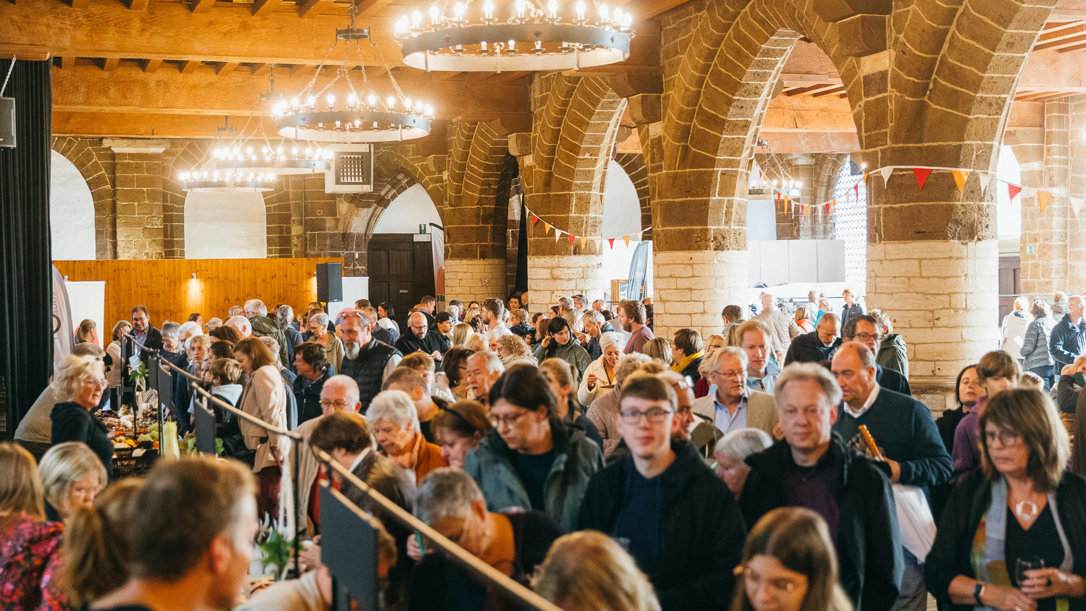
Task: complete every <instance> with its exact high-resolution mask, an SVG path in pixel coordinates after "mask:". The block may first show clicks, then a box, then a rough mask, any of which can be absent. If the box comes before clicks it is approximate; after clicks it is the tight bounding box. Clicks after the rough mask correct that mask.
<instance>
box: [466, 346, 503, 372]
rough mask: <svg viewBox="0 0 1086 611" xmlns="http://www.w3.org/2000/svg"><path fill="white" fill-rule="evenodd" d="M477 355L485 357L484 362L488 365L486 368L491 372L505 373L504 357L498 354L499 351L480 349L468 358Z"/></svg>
mask: <svg viewBox="0 0 1086 611" xmlns="http://www.w3.org/2000/svg"><path fill="white" fill-rule="evenodd" d="M476 356H477V357H479V358H481V359H483V364H484V365H486V369H487V371H489V372H490V373H494V372H495V371H496V372H498V373H505V364H504V363H502V359H501V357H500V356H498V353H496V352H491V351H489V350H480V351H478V352H476V353H475V354H473V355H471V356H469V357H468V358H469V359H470V358H472V357H476Z"/></svg>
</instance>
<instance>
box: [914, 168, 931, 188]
mask: <svg viewBox="0 0 1086 611" xmlns="http://www.w3.org/2000/svg"><path fill="white" fill-rule="evenodd" d="M913 176H915V177H916V186H917V187H919V188H920V190H921V191H923V190H924V183H926V182H928V176H931V168H913Z"/></svg>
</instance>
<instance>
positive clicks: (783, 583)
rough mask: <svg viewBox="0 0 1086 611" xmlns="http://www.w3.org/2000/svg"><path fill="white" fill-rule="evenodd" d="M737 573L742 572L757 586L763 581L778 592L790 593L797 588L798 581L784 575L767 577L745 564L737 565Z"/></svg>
mask: <svg viewBox="0 0 1086 611" xmlns="http://www.w3.org/2000/svg"><path fill="white" fill-rule="evenodd" d="M735 570H736V573H738V574H741V575H742V576H743V579H744V580H745V581H747V582H749V583H750V584H751V585H753V586H755V587H757V586H759V585H761V584H762V583H763V582H764V583H765V584H766V586H768V587H769V589H770V590H774V591H776V592H777V593H778V594H788V593H790V592H792V591H793V590H795V589H796V583H795V582H794V581H792V580H790V579H786V578H783V577H780V578H777V579H765V578H763V577H762V576H761V575H760V574H758V573H757V572H755V571H754V569H752V568H750V567H749V566H748V567H743V566H737V567H735Z"/></svg>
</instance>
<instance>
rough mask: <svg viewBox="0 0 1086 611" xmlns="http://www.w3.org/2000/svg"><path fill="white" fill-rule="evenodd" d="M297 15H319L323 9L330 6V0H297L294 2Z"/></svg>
mask: <svg viewBox="0 0 1086 611" xmlns="http://www.w3.org/2000/svg"><path fill="white" fill-rule="evenodd" d="M294 5H295V8H296V9H297V11H298V16H299V17H305V16H306V15H319V14H320V13H323V12H324V9H326V8H328V7H329V6H332V0H298V1H297V2H295V3H294Z"/></svg>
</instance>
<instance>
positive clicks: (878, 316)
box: [867, 309, 894, 334]
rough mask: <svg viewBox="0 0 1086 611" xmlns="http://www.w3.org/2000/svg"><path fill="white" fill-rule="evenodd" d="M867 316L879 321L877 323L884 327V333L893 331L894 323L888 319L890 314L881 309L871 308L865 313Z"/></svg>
mask: <svg viewBox="0 0 1086 611" xmlns="http://www.w3.org/2000/svg"><path fill="white" fill-rule="evenodd" d="M867 314H868V315H869V316H871V317H872V318H874V319H875V320H877V321H879V324H880V325H882V326H883V327H884V328H885V329H886V333H887V334H889V333H893V332H894V323H893V322H891V321H890V315H889V314H887V313H886V312H883V311H882V310H878V309H876V310H871V311H869V312H868V313H867Z"/></svg>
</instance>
